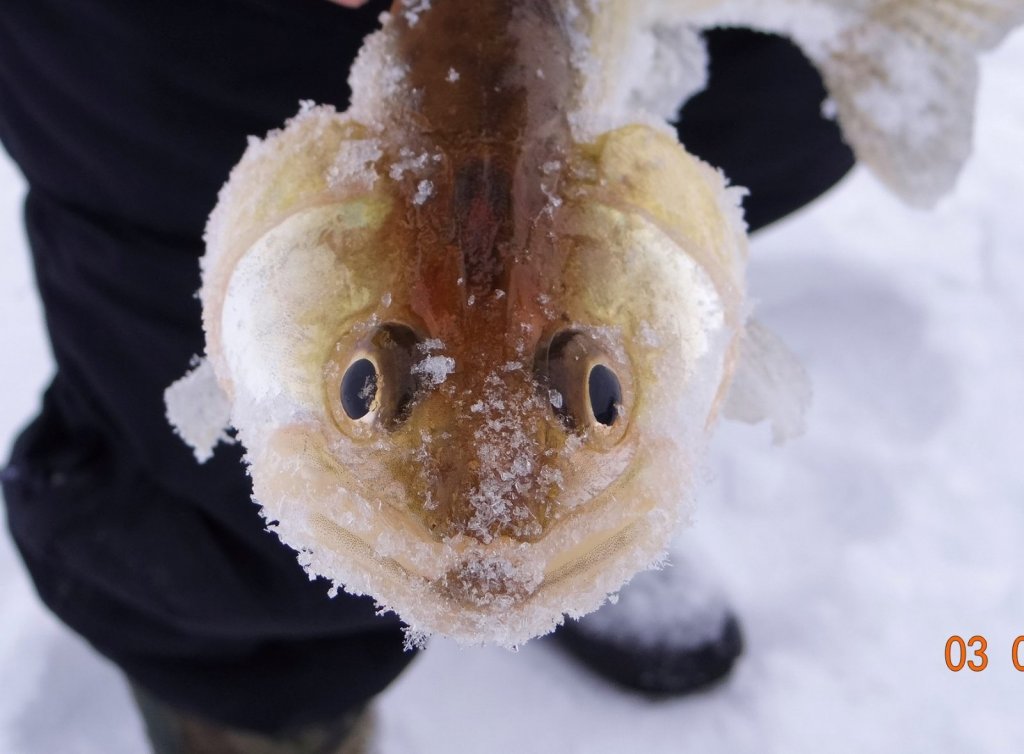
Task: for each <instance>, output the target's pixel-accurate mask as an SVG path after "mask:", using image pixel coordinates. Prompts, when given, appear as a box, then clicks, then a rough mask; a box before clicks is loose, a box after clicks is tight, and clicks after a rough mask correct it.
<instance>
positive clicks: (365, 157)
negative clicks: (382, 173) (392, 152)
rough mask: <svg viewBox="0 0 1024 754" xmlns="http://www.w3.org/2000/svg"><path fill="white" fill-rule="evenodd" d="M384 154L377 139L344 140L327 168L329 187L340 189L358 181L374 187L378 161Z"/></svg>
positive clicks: (367, 186) (368, 187) (369, 187)
mask: <svg viewBox="0 0 1024 754" xmlns="http://www.w3.org/2000/svg"><path fill="white" fill-rule="evenodd" d="M382 155H383V152H382V151H381V147H380V143H379V142H378V141H377V140H376V139H353V140H350V141H343V142H342V143H341V144H340V145H339V146H338V152H337V154H336V156H335V158H334V160H333V162H331V164H330V165H329V166H328V168H327V185H328V187H330V188H331V189H332V190H338V189H339V188H343V187H345V186H346V185H349V184H352V183H356V184H359V185H362V186H364V187H365V188H367V189H372V188H373V185H374V184H375V183H376V182H377V177H378V176H377V170H376V163H377V161H378V160H379V159H380V158H381V156H382Z"/></svg>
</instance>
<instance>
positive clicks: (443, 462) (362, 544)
mask: <svg viewBox="0 0 1024 754" xmlns="http://www.w3.org/2000/svg"><path fill="white" fill-rule="evenodd" d="M1022 15H1024V4H1022V3H1021V2H1018V1H1016V0H1014V1H1012V2H1011V1H1010V0H920V1H917V2H915V1H914V0H901V1H900V2H892V1H888V2H887V1H883V0H843V1H842V2H840V1H839V0H789V1H784V0H778V1H777V2H768V1H763V2H759V1H757V0H724V1H723V2H713V1H712V0H649V1H647V2H644V1H639V0H546V1H545V0H531V1H526V0H524V1H522V2H511V1H502V0H480V1H478V2H457V0H405V1H404V2H403V1H402V0H399V2H397V3H396V4H395V6H394V7H393V8H392V12H391V13H390V14H387V15H386V16H385V17H384V18H383V26H382V28H381V30H380V31H378V32H376V33H375V34H373V35H372V36H370V37H368V38H367V39H366V41H365V44H364V47H363V49H362V51H361V53H360V55H359V58H358V60H357V62H356V64H355V66H354V68H353V70H352V74H351V85H352V100H351V106H350V108H349V109H348V110H347V111H346V112H344V113H338V112H335V111H334V110H333V109H332V108H330V107H324V106H316V105H313V104H312V103H304V104H303V106H302V108H301V111H300V112H299V114H298V115H297V116H296V117H294V118H293V119H292V120H290V121H289V122H288V123H287V124H286V125H285V126H284V128H283V129H281V130H280V131H275V132H272V133H271V134H269V135H268V136H267V137H266V138H265V139H262V140H261V139H253V140H252V142H251V144H250V146H249V148H248V150H247V152H246V153H245V156H244V157H243V158H242V160H241V162H240V163H239V165H238V166H237V167H236V168H235V169H234V171H233V172H232V174H231V176H230V179H229V180H228V182H227V184H226V185H225V187H224V189H223V190H222V192H221V195H220V199H219V202H218V204H217V207H216V208H215V209H214V211H213V214H212V215H211V217H210V221H209V226H208V230H207V237H206V243H207V251H206V255H205V257H204V258H203V260H202V279H203V283H202V290H201V298H202V304H203V324H204V328H205V331H206V355H205V358H204V359H203V360H201V361H200V362H199V363H198V364H197V365H196V367H195V369H194V370H193V371H192V372H190V373H189V374H188V375H187V376H186V377H184V378H183V379H182V380H180V381H179V382H177V383H175V384H174V385H173V386H171V387H170V388H169V389H168V391H167V405H168V415H169V418H170V419H171V421H172V423H173V424H174V425H175V426H176V427H177V430H178V432H179V433H180V434H181V436H182V437H183V438H184V439H185V440H186V441H187V442H189V443H190V444H191V445H192V446H193V447H194V449H195V452H196V455H197V458H198V459H199V460H203V459H205V458H208V457H209V456H210V454H211V453H212V452H213V451H214V446H215V445H216V443H217V442H218V441H220V440H223V439H225V438H226V437H227V435H226V434H225V430H226V428H227V427H229V426H233V427H235V428H236V429H237V437H238V439H239V440H240V441H241V442H242V443H243V444H244V446H245V449H246V462H247V463H248V465H249V471H250V474H251V476H252V481H253V495H254V499H255V500H256V501H257V502H258V503H259V505H260V506H261V510H262V513H263V516H264V517H265V519H266V521H267V525H268V526H269V527H270V528H271V529H272V530H274V531H275V532H276V533H277V534H278V535H279V536H280V538H281V540H282V541H283V542H285V543H286V544H288V545H289V546H291V547H292V548H294V549H295V550H296V551H297V553H298V557H299V559H300V561H301V563H302V564H303V566H304V567H305V568H306V569H307V571H308V572H309V574H310V575H311V576H323V577H325V578H326V579H328V580H330V582H332V583H333V585H334V586H333V590H334V591H336V590H337V589H344V590H346V591H348V592H351V593H354V594H368V595H371V596H372V597H373V598H374V599H375V600H376V601H377V603H378V604H379V606H380V607H381V609H386V610H393V611H395V612H397V613H398V614H399V615H400V616H401V617H402V618H403V620H404V621H405V622H406V623H407V624H408V626H409V631H410V633H409V637H410V641H411V642H413V643H415V642H417V641H419V640H420V639H422V638H423V637H425V636H427V635H430V634H440V635H444V636H448V637H453V638H455V639H457V640H459V641H462V642H467V643H495V644H499V645H504V646H515V645H518V644H520V643H522V642H524V641H526V640H528V639H529V638H531V637H533V636H537V635H539V634H543V633H545V632H547V631H550V630H551V629H552V628H553V627H554V626H556V625H557V624H558V623H559V622H560V621H561V620H562V619H563V616H565V615H570V616H579V615H582V614H585V613H587V612H589V611H591V610H593V609H595V608H597V607H598V606H599V605H600V604H601V603H602V602H603V601H604V600H605V599H606V597H607V595H608V594H610V593H613V592H615V591H616V590H617V589H619V588H620V587H621V586H622V584H623V583H624V582H625V581H627V580H628V579H629V578H630V577H631V576H632V575H633V574H634V573H636V572H637V571H638V570H640V569H644V568H647V567H650V566H652V565H655V564H657V563H658V562H659V559H661V558H662V557H663V553H664V551H665V548H666V544H667V542H668V540H669V537H670V535H671V534H672V532H673V529H674V528H675V526H676V525H677V523H679V522H680V521H681V520H685V519H686V518H687V517H688V515H689V513H690V511H691V509H692V505H693V496H694V492H693V488H694V483H695V479H696V477H697V476H698V473H699V470H700V468H701V463H702V458H703V453H704V448H705V445H706V442H707V439H708V436H709V434H710V432H711V430H712V428H713V427H714V425H715V423H716V419H717V418H718V417H719V415H723V414H724V415H726V416H732V417H735V418H739V419H743V420H746V421H761V420H765V419H768V420H770V421H771V422H772V425H773V430H774V433H775V436H776V439H779V440H781V439H784V438H785V437H787V436H790V435H793V434H795V433H798V432H799V431H800V428H801V424H802V410H803V407H804V406H805V405H806V402H807V398H808V395H809V388H808V385H807V380H806V377H805V376H804V374H803V371H802V370H801V369H800V367H799V365H798V364H797V363H796V362H795V360H794V359H793V357H792V356H791V355H789V354H788V352H787V351H786V349H785V348H784V347H783V346H782V345H781V344H780V343H779V342H778V340H777V339H776V338H774V336H772V335H771V334H770V333H768V332H766V331H765V330H764V329H763V328H761V327H759V326H758V325H756V323H752V322H750V321H749V311H748V309H749V307H748V304H747V299H746V295H745V284H744V275H745V266H746V260H747V242H746V233H745V226H744V223H743V215H742V209H741V201H742V196H743V190H742V189H741V188H738V187H731V186H729V185H728V183H727V180H726V179H725V177H724V176H723V175H721V173H720V172H719V171H718V170H716V169H715V168H714V167H712V166H709V165H707V164H704V163H703V162H701V161H700V160H698V159H697V158H695V157H693V156H692V155H690V154H688V153H687V152H686V150H685V149H684V147H683V146H681V145H680V144H679V143H678V142H677V141H676V138H675V136H674V132H673V131H672V130H671V129H670V128H669V127H668V126H667V125H666V122H665V119H666V118H667V117H671V116H673V115H674V114H675V113H676V111H677V110H678V108H679V106H680V105H681V104H682V102H683V101H685V99H686V98H687V97H689V96H691V95H692V94H694V93H695V92H697V91H699V90H700V89H701V88H702V87H703V86H704V84H705V78H706V53H705V51H704V47H703V44H702V42H701V37H700V34H699V32H700V29H701V28H704V27H708V26H717V25H743V26H748V27H754V28H759V29H765V30H769V31H773V32H778V33H782V34H786V35H788V36H790V37H791V38H793V39H794V40H795V41H796V42H797V43H798V44H800V45H801V46H802V47H803V49H804V50H805V52H806V54H807V55H808V57H809V58H810V59H811V60H812V61H813V62H814V63H815V64H816V65H817V66H818V67H819V68H820V70H821V72H822V74H823V78H824V80H825V82H826V85H827V87H828V89H829V92H830V97H831V102H832V106H833V109H834V110H835V112H836V114H837V116H838V119H839V122H840V124H841V125H842V127H843V129H844V133H845V136H846V138H847V139H848V141H849V142H850V143H851V145H852V146H853V148H854V149H855V150H856V152H857V155H858V157H859V158H860V159H861V160H862V161H863V162H865V163H866V164H867V165H869V166H870V167H871V168H872V169H873V170H874V171H875V172H876V173H877V174H878V176H879V177H880V178H881V179H882V180H883V181H885V182H886V183H887V184H888V185H889V186H891V187H892V188H893V189H894V190H895V191H896V192H897V193H898V194H899V195H901V196H902V197H904V198H905V199H907V200H908V201H911V202H914V203H918V204H924V205H927V204H930V203H932V202H934V201H935V200H936V199H937V198H938V197H939V196H941V194H942V193H943V192H945V191H947V190H948V189H949V188H950V186H951V185H952V183H953V182H954V180H955V176H956V173H957V171H958V169H959V168H960V166H961V164H962V163H963V161H964V160H965V159H966V157H967V154H968V152H969V148H970V134H971V113H972V109H973V97H974V91H975V83H976V77H977V63H976V58H977V55H978V54H979V52H981V51H982V50H984V49H986V48H989V47H991V46H993V45H994V44H996V43H997V42H998V41H999V40H1000V39H1001V37H1002V36H1003V35H1004V34H1005V33H1006V32H1007V30H1008V29H1009V28H1011V27H1012V26H1013V25H1014V24H1016V23H1018V22H1020V20H1021V17H1022Z"/></svg>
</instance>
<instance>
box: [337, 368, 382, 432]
mask: <svg viewBox="0 0 1024 754" xmlns="http://www.w3.org/2000/svg"><path fill="white" fill-rule="evenodd" d="M376 396H377V370H376V368H375V367H374V366H373V362H372V361H370V360H369V359H359V360H358V361H353V362H352V364H351V365H349V368H348V369H347V370H345V376H344V378H342V380H341V407H342V408H343V409H345V413H346V414H348V417H349V418H350V419H362V418H363V417H364V416H366V415H367V414H368V413H370V407H371V406H372V405H373V399H374V398H375V397H376Z"/></svg>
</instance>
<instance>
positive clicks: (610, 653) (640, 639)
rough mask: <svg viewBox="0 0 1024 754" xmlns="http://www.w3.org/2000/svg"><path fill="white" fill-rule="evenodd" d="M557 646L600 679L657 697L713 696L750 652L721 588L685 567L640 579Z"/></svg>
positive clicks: (567, 631) (571, 626)
mask: <svg viewBox="0 0 1024 754" xmlns="http://www.w3.org/2000/svg"><path fill="white" fill-rule="evenodd" d="M555 638H556V641H558V642H559V644H560V645H561V646H562V647H564V648H565V649H566V650H567V651H568V652H569V653H570V654H572V655H573V656H575V657H576V658H577V659H579V660H580V661H581V662H582V663H583V664H584V665H586V666H587V667H588V668H590V669H591V670H592V671H594V672H595V673H597V674H598V675H601V676H603V677H604V678H606V679H608V680H610V681H613V682H615V683H617V684H619V685H620V686H623V687H625V688H628V689H630V690H633V691H640V692H643V693H647V694H651V695H656V696H668V695H681V694H687V693H690V692H693V691H698V690H700V689H703V688H706V687H707V686H709V685H711V684H713V683H715V682H716V681H719V680H721V679H723V678H724V677H725V676H726V675H728V673H729V671H730V670H731V669H732V667H733V664H734V663H735V661H736V658H737V657H739V655H740V653H741V652H742V651H743V639H742V635H741V633H740V627H739V622H738V621H737V620H736V616H735V615H734V614H733V612H732V609H731V608H730V607H729V605H728V602H727V601H726V599H725V597H724V595H723V594H722V592H721V590H720V589H719V588H718V585H717V583H716V582H715V581H714V579H713V578H711V577H710V576H708V575H707V574H705V573H703V572H701V571H700V570H698V569H697V568H696V567H695V566H694V564H693V563H691V562H688V561H687V560H685V559H679V560H678V561H677V562H676V564H675V565H672V566H667V567H665V568H664V569H662V570H660V571H647V572H645V573H641V574H638V575H637V576H636V577H634V579H633V580H632V581H631V582H630V583H629V584H627V585H626V586H625V587H623V589H622V590H621V591H620V592H619V595H618V599H617V600H616V601H615V602H614V603H611V602H610V603H609V604H607V605H605V606H604V607H602V608H601V609H600V610H598V611H597V612H595V613H592V614H590V615H587V616H585V617H584V618H582V619H581V620H578V621H567V622H566V624H565V625H564V626H562V627H561V628H560V629H559V630H558V631H557V632H556V634H555Z"/></svg>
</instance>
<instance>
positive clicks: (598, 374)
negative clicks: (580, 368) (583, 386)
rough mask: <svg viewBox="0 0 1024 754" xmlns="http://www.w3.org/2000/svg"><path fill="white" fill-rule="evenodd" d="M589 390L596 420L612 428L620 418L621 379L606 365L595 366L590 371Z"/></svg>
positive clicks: (591, 408)
mask: <svg viewBox="0 0 1024 754" xmlns="http://www.w3.org/2000/svg"><path fill="white" fill-rule="evenodd" d="M587 388H588V389H587V392H588V393H589V396H590V410H591V412H592V413H593V414H594V418H595V419H597V421H598V422H599V423H601V424H603V425H604V426H606V427H610V426H612V425H613V424H614V423H615V420H616V419H618V418H619V407H620V406H621V405H622V385H620V384H619V378H618V377H616V376H615V372H613V371H612V370H611V369H609V368H608V367H606V366H605V365H604V364H595V365H594V366H593V368H591V370H590V377H589V378H588V379H587Z"/></svg>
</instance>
